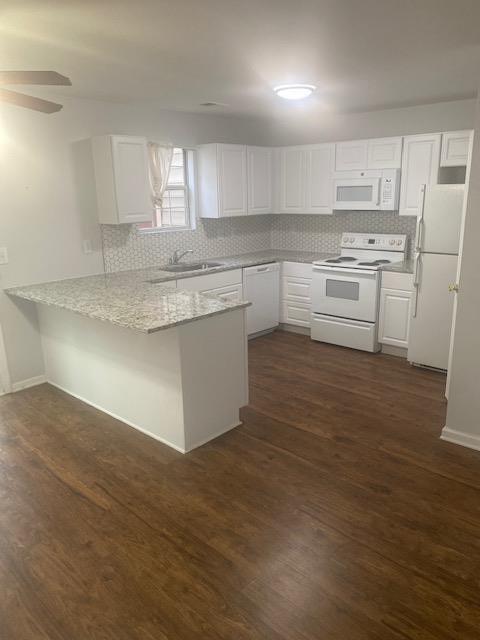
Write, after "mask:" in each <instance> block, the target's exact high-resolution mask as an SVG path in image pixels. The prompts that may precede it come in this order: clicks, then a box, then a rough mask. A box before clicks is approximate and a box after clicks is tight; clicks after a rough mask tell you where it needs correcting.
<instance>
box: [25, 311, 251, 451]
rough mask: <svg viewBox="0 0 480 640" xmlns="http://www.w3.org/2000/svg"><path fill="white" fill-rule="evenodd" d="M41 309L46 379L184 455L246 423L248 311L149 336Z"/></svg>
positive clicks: (198, 321)
mask: <svg viewBox="0 0 480 640" xmlns="http://www.w3.org/2000/svg"><path fill="white" fill-rule="evenodd" d="M37 306H38V314H39V320H40V329H41V335H42V344H43V351H44V357H45V370H46V377H47V380H48V382H50V383H51V384H53V385H55V386H56V387H59V388H60V389H62V390H63V391H66V392H67V393H69V394H70V395H73V396H75V397H77V398H79V399H81V400H83V401H84V402H87V403H88V404H90V405H92V406H94V407H96V408H98V409H100V410H102V411H104V412H106V413H108V414H110V415H112V416H113V417H115V418H118V419H119V420H121V421H123V422H125V423H126V424H128V425H130V426H132V427H134V428H135V429H138V430H139V431H142V432H143V433H145V434H147V435H149V436H151V437H152V438H155V439H156V440H159V441H160V442H163V443H165V444H167V445H169V446H170V447H173V448H174V449H176V450H177V451H180V452H182V453H186V452H187V451H190V450H191V449H194V448H196V447H198V446H200V445H202V444H204V443H205V442H208V441H209V440H211V439H213V438H215V437H216V436H218V435H220V434H222V433H224V432H226V431H228V430H229V429H232V428H233V427H236V426H238V425H239V424H240V420H239V409H240V407H242V406H244V405H245V404H247V402H248V382H247V380H248V370H247V366H248V365H247V336H246V325H245V310H244V309H238V310H233V311H230V312H228V313H222V314H219V315H216V316H212V317H207V318H204V319H201V320H197V321H195V322H190V323H187V324H183V325H179V326H176V327H172V328H170V329H166V330H163V331H158V332H155V333H151V334H145V333H140V332H136V331H132V330H130V329H127V328H123V327H118V326H114V325H112V324H109V323H107V322H100V321H97V320H92V319H91V318H86V317H82V316H80V315H77V314H75V313H72V312H70V311H66V310H63V309H59V308H56V307H51V306H46V305H43V304H40V305H37Z"/></svg>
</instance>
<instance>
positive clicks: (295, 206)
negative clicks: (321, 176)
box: [279, 147, 306, 213]
mask: <svg viewBox="0 0 480 640" xmlns="http://www.w3.org/2000/svg"><path fill="white" fill-rule="evenodd" d="M305 169H306V151H305V147H285V148H283V149H280V152H279V208H280V212H281V213H305V207H306V189H305V186H306V171H305Z"/></svg>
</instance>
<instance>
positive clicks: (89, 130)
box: [0, 100, 267, 383]
mask: <svg viewBox="0 0 480 640" xmlns="http://www.w3.org/2000/svg"><path fill="white" fill-rule="evenodd" d="M64 105H65V106H64V109H63V111H61V112H60V113H58V114H53V115H50V116H47V115H44V114H40V113H34V112H31V111H28V110H24V109H20V108H15V107H12V106H8V105H6V106H4V107H3V108H2V111H1V113H0V181H1V182H0V189H1V195H0V197H1V202H0V207H1V213H0V246H6V247H7V248H8V252H9V264H8V265H5V266H0V288H1V289H3V288H5V287H11V286H15V285H21V284H27V283H32V282H41V281H47V280H56V279H60V278H69V277H74V276H81V275H88V274H92V273H98V272H100V271H102V270H103V261H102V254H101V242H100V232H99V231H100V228H99V226H98V224H97V222H96V208H95V197H94V191H93V185H94V182H93V180H94V178H93V173H92V162H91V155H90V144H89V138H90V137H91V136H93V135H99V134H103V133H123V134H132V135H135V134H136V135H145V136H148V137H149V138H151V139H155V140H159V141H169V142H173V143H175V144H178V145H180V146H183V145H184V146H189V145H195V144H199V143H202V142H210V141H212V140H218V141H224V142H246V143H260V144H261V143H262V142H263V143H266V142H267V139H266V131H267V128H266V127H265V124H264V123H262V122H259V121H256V120H253V119H249V120H248V119H243V118H232V117H226V116H216V115H209V114H205V115H203V114H188V113H178V112H177V113H174V112H168V111H161V110H158V109H155V108H153V107H151V108H147V107H145V108H132V107H128V106H122V105H114V104H109V103H101V102H95V101H83V100H67V101H64ZM85 239H89V240H91V241H92V243H93V252H92V253H91V254H85V253H83V249H82V243H83V240H85ZM0 322H1V326H2V327H3V331H4V335H5V344H6V351H7V358H8V364H9V369H10V374H11V378H12V382H14V383H15V382H18V381H22V380H25V379H28V378H31V377H34V376H37V375H41V374H42V373H43V360H42V353H41V348H40V342H39V339H38V332H37V320H36V314H35V310H34V306H33V305H31V304H30V303H28V302H21V301H18V300H15V301H14V300H13V299H10V298H8V296H6V295H4V294H1V295H0Z"/></svg>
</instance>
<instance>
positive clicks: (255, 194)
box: [247, 147, 272, 215]
mask: <svg viewBox="0 0 480 640" xmlns="http://www.w3.org/2000/svg"><path fill="white" fill-rule="evenodd" d="M247 167H248V213H249V214H250V215H255V214H259V213H272V150H271V149H269V148H268V147H247Z"/></svg>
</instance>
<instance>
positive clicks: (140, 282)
mask: <svg viewBox="0 0 480 640" xmlns="http://www.w3.org/2000/svg"><path fill="white" fill-rule="evenodd" d="M331 255H333V254H330V253H309V252H305V251H261V252H256V253H247V254H243V255H240V256H233V257H227V258H223V257H222V258H209V260H208V261H209V262H220V263H222V264H221V266H218V267H213V268H210V269H204V270H202V271H187V272H183V273H171V272H168V271H162V269H161V267H160V268H151V269H136V270H132V271H120V272H115V273H108V274H99V275H94V276H86V277H83V278H71V279H68V280H58V281H55V282H47V283H40V284H33V285H28V286H22V287H13V288H10V289H6V290H5V291H6V293H8V294H9V295H11V296H16V297H19V298H23V299H25V300H31V301H33V302H37V303H40V304H46V305H50V306H55V307H60V308H62V309H67V310H69V311H73V312H75V313H79V314H81V315H84V316H87V317H89V318H94V319H97V320H103V321H105V322H111V323H112V324H115V325H119V326H122V327H127V328H129V329H134V330H137V331H141V332H143V333H153V332H155V331H159V330H161V329H167V328H169V327H174V326H177V325H180V324H184V323H186V322H192V321H194V320H200V319H201V318H207V317H209V316H213V315H217V314H219V313H225V312H228V311H232V310H234V309H241V308H245V307H247V306H249V304H250V303H249V302H247V301H240V302H235V301H225V300H222V299H220V298H219V297H218V296H216V295H213V294H206V293H198V292H193V291H183V290H175V289H172V288H170V287H168V286H164V287H162V285H161V283H162V282H168V281H171V280H180V279H183V278H188V277H192V276H195V275H206V274H207V273H216V272H219V271H227V270H231V269H240V268H242V267H248V266H252V265H256V264H265V263H267V262H283V261H292V262H304V263H309V262H313V261H314V260H322V259H325V258H328V257H330V256H331Z"/></svg>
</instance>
